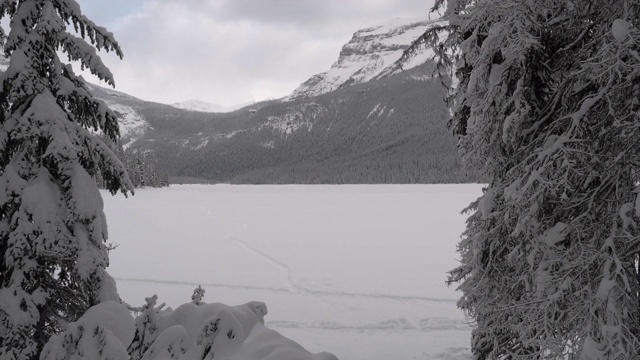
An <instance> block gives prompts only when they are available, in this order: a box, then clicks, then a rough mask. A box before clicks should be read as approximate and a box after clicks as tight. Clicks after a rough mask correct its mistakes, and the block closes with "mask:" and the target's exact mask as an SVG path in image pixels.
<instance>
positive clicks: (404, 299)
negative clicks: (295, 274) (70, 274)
mask: <svg viewBox="0 0 640 360" xmlns="http://www.w3.org/2000/svg"><path fill="white" fill-rule="evenodd" d="M114 279H115V280H117V281H125V282H139V283H148V284H164V285H188V286H198V285H200V286H209V287H221V288H230V289H244V290H261V291H271V292H279V293H283V292H292V291H291V288H289V289H285V288H274V287H263V286H250V285H229V284H221V283H202V282H194V281H178V280H158V279H144V278H131V277H114ZM294 287H295V288H296V289H302V290H301V291H299V292H301V293H302V294H307V295H317V296H329V297H347V298H360V299H377V300H395V301H398V302H429V303H434V302H435V303H450V304H455V303H456V302H457V301H458V300H457V299H443V298H433V297H427V296H405V295H392V294H378V293H370V294H365V293H351V292H346V291H326V290H311V289H307V288H305V287H302V286H300V285H294Z"/></svg>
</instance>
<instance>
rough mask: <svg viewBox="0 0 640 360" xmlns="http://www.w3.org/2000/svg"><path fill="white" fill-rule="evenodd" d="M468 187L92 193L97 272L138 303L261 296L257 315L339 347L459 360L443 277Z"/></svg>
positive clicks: (363, 354)
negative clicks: (98, 199)
mask: <svg viewBox="0 0 640 360" xmlns="http://www.w3.org/2000/svg"><path fill="white" fill-rule="evenodd" d="M480 194H481V186H480V185H315V186H312V185H310V186H307V185H280V186H234V185H215V186H199V185H189V186H172V187H170V188H164V189H139V190H137V192H136V195H135V196H133V197H130V198H128V199H125V198H124V197H122V196H115V197H112V196H110V195H109V194H107V193H105V192H103V196H104V199H105V212H106V214H107V220H108V225H109V235H110V238H109V240H110V241H112V242H115V243H118V244H120V245H119V247H118V248H117V249H116V250H114V251H112V252H111V253H110V259H111V266H110V268H109V272H110V273H111V275H112V276H113V277H115V278H116V280H117V283H118V288H119V291H120V294H121V296H122V297H123V299H124V300H125V301H127V302H129V303H130V304H131V305H134V306H139V305H142V304H143V303H144V298H145V297H148V296H151V295H153V294H157V295H158V304H160V303H163V302H165V303H167V306H171V307H173V308H175V307H177V306H178V305H180V304H182V303H186V302H190V301H191V294H192V292H193V289H194V288H195V287H197V286H198V285H202V286H203V288H205V289H206V291H207V292H206V294H205V298H204V301H205V302H210V303H212V302H222V303H226V304H229V305H235V304H243V303H246V302H249V301H253V300H257V301H263V302H265V303H266V304H267V307H268V308H269V313H268V315H267V316H266V318H265V324H266V325H267V327H269V328H272V329H275V330H277V331H278V332H280V333H282V334H283V335H285V336H287V337H289V338H291V339H293V340H294V341H296V342H298V343H300V344H301V345H302V346H303V347H305V348H306V349H307V350H309V351H311V352H314V353H317V352H321V351H327V352H331V353H333V354H335V355H336V356H337V357H338V358H340V359H345V360H346V359H354V360H359V359H363V360H364V359H368V360H370V359H414V358H415V359H449V360H453V359H455V360H458V359H467V358H468V357H469V335H470V328H469V326H468V325H467V322H466V319H465V318H464V316H463V314H462V313H461V312H460V311H459V310H458V309H457V308H456V306H455V302H456V300H457V299H458V297H459V295H458V294H457V293H456V292H455V291H454V289H451V288H447V287H446V285H445V284H444V281H445V279H446V271H447V270H449V269H451V268H453V267H454V266H456V264H457V261H456V256H457V254H456V253H455V247H456V244H457V241H458V239H459V234H460V233H461V232H462V231H463V229H464V220H465V216H463V215H460V210H461V209H463V208H464V207H466V206H467V205H468V204H469V203H470V202H471V201H472V200H474V199H475V198H477V197H478V196H479V195H480Z"/></svg>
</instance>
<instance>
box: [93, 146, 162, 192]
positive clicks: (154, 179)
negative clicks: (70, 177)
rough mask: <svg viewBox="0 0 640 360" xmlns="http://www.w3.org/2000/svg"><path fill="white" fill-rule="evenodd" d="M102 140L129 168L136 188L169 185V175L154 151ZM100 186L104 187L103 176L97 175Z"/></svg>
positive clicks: (130, 177) (130, 176)
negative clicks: (145, 150)
mask: <svg viewBox="0 0 640 360" xmlns="http://www.w3.org/2000/svg"><path fill="white" fill-rule="evenodd" d="M102 140H103V141H104V142H105V143H106V144H108V145H109V147H111V149H112V150H113V151H114V152H115V154H116V156H117V157H118V159H120V161H121V162H122V164H123V165H124V167H125V168H126V169H127V173H128V174H129V179H130V180H131V183H132V184H133V186H134V187H136V188H143V187H156V188H157V187H165V186H169V175H168V174H167V172H166V171H165V170H164V169H163V168H162V167H161V166H160V164H159V162H158V159H157V158H156V156H155V155H154V154H153V153H152V152H149V151H147V152H143V151H138V150H135V149H131V148H127V149H125V148H124V146H123V145H122V143H120V142H118V143H114V142H112V141H109V140H107V139H105V138H102ZM96 182H97V183H98V187H100V188H101V189H102V188H104V186H103V185H104V183H103V181H102V177H101V176H100V175H99V174H98V176H96Z"/></svg>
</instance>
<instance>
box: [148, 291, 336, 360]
mask: <svg viewBox="0 0 640 360" xmlns="http://www.w3.org/2000/svg"><path fill="white" fill-rule="evenodd" d="M266 314H267V306H266V305H265V304H264V303H262V302H258V301H252V302H249V303H246V304H243V305H237V306H228V305H225V304H221V303H213V304H204V303H202V304H200V305H197V304H194V303H188V304H183V305H181V306H179V307H178V308H176V309H175V310H171V309H169V310H165V311H161V312H159V313H158V316H157V324H156V326H157V329H158V332H157V334H158V335H157V338H156V339H155V341H154V342H153V344H151V346H150V347H149V349H148V350H147V351H146V352H145V353H144V357H143V359H144V360H164V359H179V360H192V359H193V360H195V359H214V356H215V359H226V360H259V359H260V360H269V359H273V360H275V359H278V360H289V359H290V360H336V357H335V356H333V355H331V354H328V353H319V354H312V353H310V352H308V351H307V350H305V349H304V348H303V347H302V346H300V345H299V344H298V343H296V342H295V341H293V340H290V339H288V338H286V337H284V336H282V335H281V334H280V333H278V332H277V331H275V330H271V329H268V328H266V327H265V326H264V316H265V315H266Z"/></svg>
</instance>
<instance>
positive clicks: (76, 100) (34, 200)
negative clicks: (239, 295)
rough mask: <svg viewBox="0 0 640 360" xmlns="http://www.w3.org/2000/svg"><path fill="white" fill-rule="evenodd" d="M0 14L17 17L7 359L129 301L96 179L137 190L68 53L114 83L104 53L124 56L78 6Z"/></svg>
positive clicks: (2, 96) (1, 100) (6, 130)
mask: <svg viewBox="0 0 640 360" xmlns="http://www.w3.org/2000/svg"><path fill="white" fill-rule="evenodd" d="M0 16H2V17H9V19H10V22H9V25H10V32H9V34H8V35H6V37H5V34H4V32H2V33H0V35H2V38H3V39H4V40H5V42H4V51H5V54H6V56H7V57H8V58H10V65H9V68H8V69H7V71H6V72H5V73H3V74H1V75H0V108H1V110H0V358H1V359H15V360H32V359H37V358H38V357H39V354H40V352H41V351H42V348H43V346H44V344H45V343H47V341H48V340H49V338H50V337H51V336H52V335H54V334H56V333H58V332H59V331H60V329H61V327H62V326H63V325H64V324H67V323H70V322H73V321H75V320H77V319H78V318H79V317H80V316H81V315H82V314H83V313H85V311H86V310H87V309H88V308H89V307H91V306H93V305H95V304H97V303H100V302H102V301H104V300H109V299H111V300H116V301H117V300H119V299H118V298H117V293H116V292H115V286H113V282H112V281H113V279H111V278H110V277H109V275H108V274H107V273H106V272H105V268H106V267H107V265H108V255H107V248H106V246H105V241H106V238H107V227H106V222H105V215H104V213H103V209H102V206H103V203H102V198H101V196H100V193H99V192H98V189H97V187H96V184H95V181H94V179H93V176H94V175H95V174H97V173H100V174H101V176H102V177H103V179H104V182H105V185H106V187H107V189H109V190H110V191H111V192H112V193H115V192H117V191H118V190H122V191H123V192H125V193H126V192H127V191H128V190H130V189H131V185H130V182H129V180H128V178H127V176H126V172H125V169H124V167H123V166H122V164H121V163H120V161H119V160H118V159H117V158H116V156H115V155H114V154H113V152H112V151H111V150H110V149H109V148H108V147H107V146H105V144H104V143H103V142H102V141H100V140H99V139H98V138H97V137H96V136H95V135H94V134H93V133H92V132H94V133H97V132H102V133H104V134H106V135H107V136H109V137H110V138H112V139H115V138H116V137H117V136H118V124H117V121H116V116H115V115H114V114H113V113H112V112H111V111H110V110H109V109H108V108H107V107H106V106H105V104H104V103H102V102H100V101H97V100H95V99H93V97H92V96H91V94H90V93H89V92H88V91H87V88H86V87H85V85H84V83H83V80H82V79H81V78H80V77H77V76H76V75H74V72H73V70H72V68H71V66H70V65H67V64H63V63H62V62H61V60H60V59H59V57H58V52H62V53H65V54H66V55H67V57H68V60H69V61H79V62H80V63H81V65H82V67H83V68H86V69H89V70H90V71H91V72H92V73H93V74H95V75H97V76H98V77H99V78H101V79H102V80H104V81H106V82H107V83H109V84H111V85H113V78H112V75H111V73H110V72H109V70H108V69H107V68H106V67H105V66H104V65H103V63H102V62H101V60H100V58H99V57H98V56H97V55H96V51H95V49H96V48H97V49H98V50H101V49H104V50H106V51H115V52H116V53H117V54H118V55H120V56H121V55H122V53H121V51H120V48H119V46H118V44H117V43H116V41H115V40H114V39H113V36H112V34H111V33H109V32H107V31H106V30H105V29H104V28H101V27H98V26H96V25H95V24H94V23H93V22H92V21H91V20H89V19H88V18H86V17H85V16H84V15H82V13H81V11H80V7H79V6H78V4H77V3H76V2H75V1H74V0H20V1H16V0H5V1H0ZM67 25H72V26H73V27H74V28H75V30H76V33H78V34H79V35H80V36H81V37H77V36H75V35H72V34H70V33H68V32H67ZM84 39H88V41H89V42H90V44H91V45H90V44H89V43H88V42H85V40H84ZM90 130H91V131H90Z"/></svg>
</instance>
